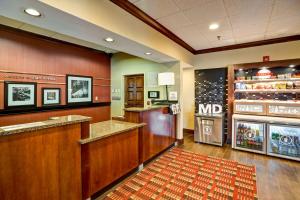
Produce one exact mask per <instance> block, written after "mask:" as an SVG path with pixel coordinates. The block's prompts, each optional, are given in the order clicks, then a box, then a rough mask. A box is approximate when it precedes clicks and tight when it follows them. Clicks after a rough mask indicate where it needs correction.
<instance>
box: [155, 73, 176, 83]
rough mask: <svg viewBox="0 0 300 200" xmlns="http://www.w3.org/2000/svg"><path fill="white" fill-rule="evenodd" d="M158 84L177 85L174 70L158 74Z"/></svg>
mask: <svg viewBox="0 0 300 200" xmlns="http://www.w3.org/2000/svg"><path fill="white" fill-rule="evenodd" d="M158 85H175V76H174V73H173V72H163V73H159V74H158Z"/></svg>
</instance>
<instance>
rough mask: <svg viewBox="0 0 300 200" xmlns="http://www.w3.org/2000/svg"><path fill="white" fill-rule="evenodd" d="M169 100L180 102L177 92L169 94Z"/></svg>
mask: <svg viewBox="0 0 300 200" xmlns="http://www.w3.org/2000/svg"><path fill="white" fill-rule="evenodd" d="M169 100H170V101H178V95H177V91H171V92H169Z"/></svg>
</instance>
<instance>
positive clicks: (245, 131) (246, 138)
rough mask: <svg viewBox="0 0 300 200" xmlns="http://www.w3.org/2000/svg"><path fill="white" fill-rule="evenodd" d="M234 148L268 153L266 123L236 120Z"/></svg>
mask: <svg viewBox="0 0 300 200" xmlns="http://www.w3.org/2000/svg"><path fill="white" fill-rule="evenodd" d="M234 123H235V137H234V138H235V141H234V148H235V149H240V150H244V151H251V152H256V153H263V154H265V153H266V131H265V123H262V122H251V121H243V120H235V122H234Z"/></svg>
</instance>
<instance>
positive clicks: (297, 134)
mask: <svg viewBox="0 0 300 200" xmlns="http://www.w3.org/2000/svg"><path fill="white" fill-rule="evenodd" d="M267 154H268V155H272V156H277V157H283V158H289V159H293V160H298V161H300V127H299V126H294V125H281V124H268V144H267Z"/></svg>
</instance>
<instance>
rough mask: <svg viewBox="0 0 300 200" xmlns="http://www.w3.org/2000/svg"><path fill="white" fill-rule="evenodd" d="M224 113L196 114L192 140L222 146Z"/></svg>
mask: <svg viewBox="0 0 300 200" xmlns="http://www.w3.org/2000/svg"><path fill="white" fill-rule="evenodd" d="M224 116H225V114H224V113H220V114H213V113H209V114H204V113H203V114H202V113H199V114H196V115H195V131H194V141H195V142H200V143H207V144H213V145H218V146H223V141H224V138H223V136H224V133H223V130H224V123H223V122H224Z"/></svg>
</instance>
